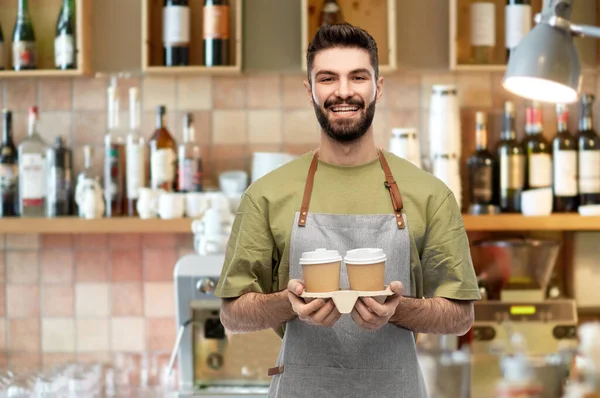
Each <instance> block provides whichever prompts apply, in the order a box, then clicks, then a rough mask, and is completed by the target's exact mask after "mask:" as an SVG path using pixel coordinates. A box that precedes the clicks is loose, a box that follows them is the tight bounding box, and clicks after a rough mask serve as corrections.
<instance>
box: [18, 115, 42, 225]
mask: <svg viewBox="0 0 600 398" xmlns="http://www.w3.org/2000/svg"><path fill="white" fill-rule="evenodd" d="M38 120H39V113H38V108H37V106H32V107H30V108H29V130H28V136H27V138H25V140H23V142H21V144H19V213H20V214H21V217H44V216H45V214H46V149H47V147H48V145H47V144H46V142H45V141H44V140H43V139H42V137H41V136H40V135H39V133H38V130H37V126H38Z"/></svg>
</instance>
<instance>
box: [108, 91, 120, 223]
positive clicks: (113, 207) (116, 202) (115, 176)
mask: <svg viewBox="0 0 600 398" xmlns="http://www.w3.org/2000/svg"><path fill="white" fill-rule="evenodd" d="M107 117H108V123H107V125H108V129H107V132H106V135H105V136H104V184H103V185H104V202H105V203H106V210H105V213H106V217H115V216H122V215H124V214H125V140H124V138H123V136H122V135H121V131H120V129H119V100H118V97H117V88H116V86H110V87H108V88H107Z"/></svg>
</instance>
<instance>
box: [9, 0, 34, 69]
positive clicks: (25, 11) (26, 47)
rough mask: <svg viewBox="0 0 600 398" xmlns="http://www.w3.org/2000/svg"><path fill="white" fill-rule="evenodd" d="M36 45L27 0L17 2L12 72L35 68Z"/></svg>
mask: <svg viewBox="0 0 600 398" xmlns="http://www.w3.org/2000/svg"><path fill="white" fill-rule="evenodd" d="M35 47H36V45H35V31H34V29H33V22H32V20H31V15H30V14H29V0H19V8H18V11H17V21H16V23H15V28H14V30H13V35H12V66H13V69H14V70H17V71H18V70H27V69H35V68H36V48H35Z"/></svg>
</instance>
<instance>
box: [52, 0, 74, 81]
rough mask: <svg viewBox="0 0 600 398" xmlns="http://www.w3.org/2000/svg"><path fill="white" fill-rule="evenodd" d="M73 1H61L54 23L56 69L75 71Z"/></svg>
mask: <svg viewBox="0 0 600 398" xmlns="http://www.w3.org/2000/svg"><path fill="white" fill-rule="evenodd" d="M75 54H76V51H75V0H63V2H62V7H61V8H60V12H59V14H58V20H57V21H56V36H55V37H54V63H55V64H56V68H57V69H63V70H65V69H76V68H77V64H76V57H75Z"/></svg>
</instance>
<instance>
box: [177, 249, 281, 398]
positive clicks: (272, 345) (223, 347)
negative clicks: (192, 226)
mask: <svg viewBox="0 0 600 398" xmlns="http://www.w3.org/2000/svg"><path fill="white" fill-rule="evenodd" d="M223 262H224V255H222V254H214V255H198V254H188V255H185V256H183V257H182V258H181V259H179V261H178V262H177V264H176V265H175V270H174V283H175V300H176V324H177V328H178V335H177V342H176V344H175V348H174V350H173V353H172V355H171V365H174V363H175V359H177V375H178V383H179V395H178V396H179V397H201V396H207V395H208V396H219V397H238V396H244V397H265V396H266V395H267V392H268V388H269V384H270V381H271V377H269V376H268V375H267V370H268V369H269V368H271V367H273V366H276V362H277V356H278V354H279V349H280V347H281V339H280V338H279V336H278V335H277V334H276V333H275V332H274V331H273V330H263V331H259V332H253V333H240V334H231V333H229V332H228V331H226V330H225V328H224V327H223V325H222V324H221V321H220V317H219V314H220V307H221V299H220V298H219V297H217V296H215V295H214V291H215V288H216V286H217V283H218V281H219V277H220V274H221V269H222V266H223Z"/></svg>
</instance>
